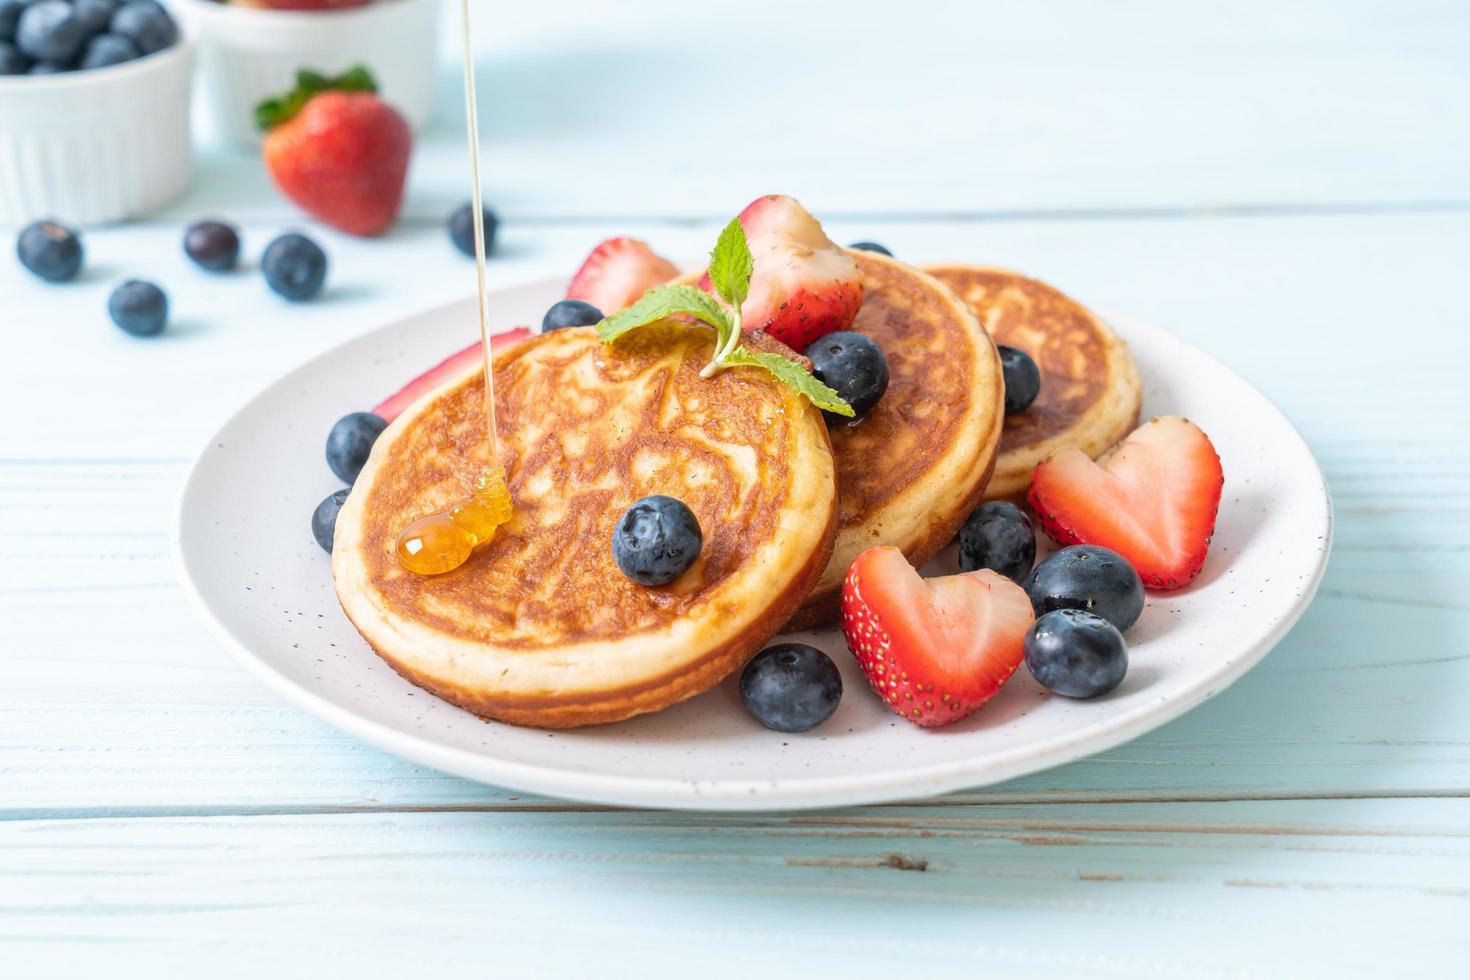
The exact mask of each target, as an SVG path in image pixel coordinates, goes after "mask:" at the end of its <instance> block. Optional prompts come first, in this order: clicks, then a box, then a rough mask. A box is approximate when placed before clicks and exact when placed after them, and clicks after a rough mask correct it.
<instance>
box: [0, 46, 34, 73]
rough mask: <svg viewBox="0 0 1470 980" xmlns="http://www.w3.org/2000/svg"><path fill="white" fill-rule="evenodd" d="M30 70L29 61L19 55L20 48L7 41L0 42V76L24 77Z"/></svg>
mask: <svg viewBox="0 0 1470 980" xmlns="http://www.w3.org/2000/svg"><path fill="white" fill-rule="evenodd" d="M30 68H31V59H29V58H27V57H26V56H25V55H23V54H21V53H20V48H17V47H16V46H15V45H13V44H11V43H10V42H9V41H0V75H24V74H25V73H26V72H28V71H29V70H30Z"/></svg>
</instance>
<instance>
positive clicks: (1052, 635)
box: [1025, 609, 1128, 698]
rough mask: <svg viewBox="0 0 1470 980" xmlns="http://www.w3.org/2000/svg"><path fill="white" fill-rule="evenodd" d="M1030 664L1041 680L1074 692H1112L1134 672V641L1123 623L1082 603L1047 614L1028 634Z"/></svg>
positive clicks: (1056, 688) (1063, 691)
mask: <svg viewBox="0 0 1470 980" xmlns="http://www.w3.org/2000/svg"><path fill="white" fill-rule="evenodd" d="M1025 649H1026V668H1027V669H1028V670H1030V671H1031V676H1032V677H1035V678H1036V681H1037V683H1039V684H1040V685H1041V686H1042V687H1044V688H1046V689H1047V690H1049V691H1055V692H1056V693H1057V694H1064V695H1066V696H1067V697H1069V698H1095V697H1097V696H1099V695H1102V694H1106V693H1108V692H1109V691H1111V690H1112V689H1113V688H1115V687H1117V686H1118V685H1119V684H1120V683H1122V681H1123V675H1124V674H1126V673H1128V645H1127V644H1126V643H1124V642H1123V634H1122V633H1119V632H1118V628H1117V627H1116V626H1114V625H1113V624H1112V623H1110V622H1108V621H1107V620H1106V619H1103V618H1102V617H1101V616H1096V615H1093V614H1092V613H1090V612H1084V611H1082V610H1081V609H1058V610H1055V611H1054V612H1049V613H1047V614H1046V615H1045V616H1042V617H1041V618H1040V619H1038V620H1037V621H1036V623H1035V624H1034V625H1033V626H1032V627H1031V630H1030V632H1028V633H1027V634H1026V642H1025Z"/></svg>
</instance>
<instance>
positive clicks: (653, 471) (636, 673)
mask: <svg viewBox="0 0 1470 980" xmlns="http://www.w3.org/2000/svg"><path fill="white" fill-rule="evenodd" d="M851 254H852V256H853V258H854V260H856V262H857V263H858V267H859V270H860V272H861V274H862V278H863V288H864V300H863V306H862V309H861V311H860V312H859V314H858V317H857V320H856V321H855V322H854V324H853V326H852V328H851V329H853V330H856V331H859V332H861V333H865V334H868V335H869V336H871V337H872V338H873V339H874V340H875V341H876V342H877V344H878V346H879V348H880V349H882V351H883V352H884V355H885V357H886V358H887V360H888V365H889V375H890V380H889V387H888V391H887V393H886V394H885V395H884V397H883V398H882V399H881V400H880V401H879V403H878V405H877V407H875V408H874V409H873V411H872V412H871V413H869V415H868V416H867V417H866V418H864V419H862V420H861V421H859V422H855V423H840V424H834V425H833V426H832V428H831V430H830V432H829V430H828V427H827V425H826V424H825V423H824V421H823V418H822V415H821V413H820V412H818V411H817V410H816V409H815V408H813V407H812V406H811V405H810V404H809V403H808V402H806V401H805V400H804V399H802V398H801V397H800V396H798V395H796V394H794V393H793V392H792V391H791V390H790V389H788V388H786V387H785V386H783V385H781V384H780V383H778V382H776V381H775V380H774V379H772V378H771V377H770V376H769V375H768V374H766V373H765V372H763V371H759V370H753V369H730V370H725V371H722V372H720V373H719V374H717V375H715V377H713V378H711V379H702V378H700V377H699V369H700V367H701V366H702V365H704V364H705V363H706V362H707V361H708V360H709V358H710V355H711V353H712V348H713V335H712V333H711V332H710V331H708V330H704V329H701V328H692V327H689V326H687V325H684V324H676V323H670V324H666V325H660V326H655V327H652V328H645V329H642V330H637V331H634V332H633V333H631V334H629V335H627V336H626V337H624V338H622V339H621V340H619V341H618V342H617V343H615V344H613V345H610V346H604V345H603V344H601V343H600V342H599V341H598V340H597V338H596V335H595V333H594V331H593V330H592V328H590V327H580V328H571V329H565V330H558V331H555V332H554V333H549V334H543V335H541V336H538V337H535V338H532V339H531V340H529V341H526V342H524V343H522V344H519V345H517V346H516V347H514V348H512V349H511V350H510V351H508V352H507V353H505V354H502V355H500V356H499V357H498V358H497V360H496V365H495V381H496V408H497V423H498V432H499V437H500V442H501V455H502V460H503V461H504V462H505V463H506V464H507V467H508V473H509V483H510V488H511V493H512V498H513V499H514V501H515V507H516V512H515V516H514V517H513V519H512V521H511V523H510V524H508V525H506V526H505V527H503V528H502V529H501V530H500V531H499V532H498V533H497V535H496V536H495V538H494V539H493V540H492V541H491V542H490V543H489V544H487V545H485V546H483V547H482V548H480V549H479V550H477V551H476V553H475V554H474V556H473V557H472V558H471V560H470V561H468V562H467V563H466V564H465V565H463V566H462V567H461V568H459V569H457V570H455V571H453V572H449V573H447V574H445V575H440V576H434V577H422V576H418V575H415V574H414V573H412V572H408V571H406V570H405V569H403V568H402V567H401V566H400V565H399V564H398V561H397V558H396V556H395V553H394V541H395V538H396V535H397V533H398V531H399V530H400V529H401V528H402V527H403V526H404V525H405V524H406V523H408V522H409V521H410V520H412V519H413V518H415V517H417V516H420V515H422V514H425V513H430V512H433V511H436V510H438V509H440V508H442V507H443V506H444V505H446V504H447V503H449V502H450V501H452V500H454V499H456V498H458V497H462V496H463V494H464V492H465V488H466V487H467V486H469V485H471V484H472V483H473V481H474V478H475V475H476V474H477V473H478V471H479V468H480V466H481V465H483V463H484V461H485V457H484V454H485V438H484V437H485V431H484V426H485V420H484V413H483V411H482V408H481V404H482V403H481V399H482V388H481V385H482V382H483V377H482V374H481V373H480V371H479V370H474V369H467V372H466V373H465V374H464V375H462V376H460V377H458V378H454V379H452V380H450V381H448V382H447V383H446V384H445V385H444V386H443V387H441V388H439V389H438V390H436V391H433V392H431V393H429V394H428V395H425V396H424V397H423V398H422V399H421V400H420V401H419V402H417V403H416V404H415V405H414V406H413V407H412V408H410V409H409V410H408V411H406V412H405V413H404V414H403V415H402V416H401V417H400V418H399V419H398V420H397V421H395V422H394V423H393V424H392V425H391V426H389V428H388V429H387V431H386V432H384V433H383V435H382V436H381V437H380V438H379V440H378V442H377V444H376V445H375V446H374V448H373V452H372V456H371V458H370V459H369V461H368V463H367V466H366V467H365V468H364V469H363V471H362V473H361V474H360V475H359V477H358V479H357V482H356V484H355V486H354V488H353V490H352V493H351V495H350V496H349V497H348V500H347V503H346V504H345V505H344V507H343V508H342V511H341V513H340V515H339V516H338V519H337V530H336V540H335V545H334V548H333V574H334V577H335V580H336V587H337V593H338V596H339V598H340V599H341V602H342V605H343V608H344V609H345V610H346V612H347V615H348V616H349V617H350V618H351V619H352V621H353V623H354V624H355V625H356V626H357V628H358V630H359V631H360V632H361V633H362V635H363V637H364V638H365V639H366V640H367V642H368V643H369V644H370V645H371V646H372V647H373V649H374V650H376V651H377V652H378V654H379V655H380V656H382V657H383V659H384V660H386V661H387V662H388V663H389V664H391V665H392V666H393V668H394V669H395V670H397V671H398V672H399V673H401V674H402V675H403V676H405V677H406V678H408V679H409V680H410V681H412V682H414V683H415V684H418V685H420V686H421V687H424V688H425V689H427V690H429V691H431V692H433V693H434V694H436V695H438V696H440V697H442V698H444V699H446V700H448V701H451V702H453V703H454V704H457V705H460V706H461V707H464V708H466V709H468V710H470V711H473V712H475V713H476V714H479V715H482V716H485V717H489V718H495V719H499V720H503V721H508V722H512V723H516V724H523V725H534V726H539V727H547V728H567V727H574V726H579V725H588V724H597V723H603V722H611V721H617V720H620V719H623V718H628V717H631V716H633V715H637V714H642V713H644V712H648V711H656V710H658V709H660V708H664V707H667V706H668V705H671V704H674V703H676V702H678V701H681V700H684V699H685V698H688V697H692V696H693V695H696V694H699V693H701V692H703V691H705V690H708V689H709V688H710V687H712V686H714V685H715V684H717V683H718V682H719V681H720V680H721V679H723V678H724V677H725V676H727V675H728V674H729V673H731V672H732V671H734V670H736V669H737V668H738V667H740V665H741V664H743V663H744V662H745V660H747V659H748V658H749V657H750V656H751V655H752V654H754V653H755V652H757V651H758V650H759V649H760V648H761V647H762V646H764V645H765V644H766V643H767V642H768V641H769V640H770V639H771V637H772V636H774V635H775V634H776V633H778V632H780V631H781V630H783V629H794V628H803V627H809V626H815V625H819V624H822V623H825V622H828V621H830V620H832V619H833V618H835V616H836V613H837V606H838V602H839V599H840V592H841V586H842V579H843V575H844V574H845V572H846V570H847V566H848V565H849V564H850V563H851V561H852V559H853V558H854V557H856V555H857V554H858V553H859V552H861V551H862V550H864V549H865V548H868V547H871V546H873V545H880V544H888V545H894V546H897V547H898V548H900V549H901V550H902V551H903V552H904V554H905V555H906V556H907V557H908V558H909V560H910V561H911V562H912V563H913V564H915V565H916V566H917V565H920V564H922V563H923V562H925V561H928V560H929V559H930V558H932V557H933V556H934V555H935V554H936V553H937V552H938V551H939V550H940V549H941V548H943V547H944V546H945V545H946V544H948V543H949V542H950V540H951V539H952V538H953V537H954V535H955V533H956V531H957V530H958V528H959V526H960V525H961V524H962V523H963V522H964V520H965V518H966V516H967V515H968V514H969V512H970V511H971V510H972V509H973V508H974V507H975V506H976V505H977V504H979V503H980V502H981V501H982V500H985V499H994V498H1002V497H1006V498H1009V497H1019V496H1021V495H1023V494H1024V493H1025V491H1026V488H1027V484H1028V483H1029V480H1030V474H1031V471H1032V469H1033V468H1034V467H1035V465H1036V463H1037V462H1039V461H1040V460H1041V459H1043V458H1045V457H1046V456H1047V455H1049V454H1050V453H1052V452H1054V451H1055V450H1056V449H1059V448H1062V447H1064V446H1069V445H1072V446H1079V447H1080V448H1082V449H1083V450H1085V451H1086V452H1088V453H1089V454H1091V455H1093V456H1097V455H1099V454H1101V453H1102V452H1104V451H1105V450H1106V449H1108V448H1109V447H1110V446H1112V445H1113V443H1115V442H1116V441H1117V440H1118V439H1120V438H1121V437H1122V436H1123V435H1125V434H1126V433H1127V432H1128V431H1129V430H1130V429H1131V428H1132V427H1133V425H1134V423H1135V421H1136V419H1137V415H1138V406H1139V397H1140V390H1139V382H1138V375H1137V371H1136V369H1135V367H1134V365H1133V362H1132V359H1131V357H1130V356H1129V354H1128V352H1127V348H1126V347H1125V346H1124V345H1123V343H1122V342H1121V341H1119V340H1118V338H1117V337H1116V336H1115V335H1114V334H1113V333H1112V332H1111V331H1110V330H1109V329H1108V328H1107V327H1106V326H1105V325H1103V324H1102V323H1101V322H1100V321H1098V320H1097V319H1096V318H1095V317H1094V316H1092V315H1091V314H1090V313H1089V312H1088V311H1087V310H1086V309H1084V308H1083V307H1082V306H1080V305H1078V304H1077V303H1075V302H1074V301H1072V300H1070V299H1068V298H1067V297H1066V296H1064V295H1062V294H1061V293H1059V292H1057V291H1056V290H1054V289H1052V288H1051V287H1049V286H1047V285H1045V284H1043V283H1040V282H1037V281H1035V280H1032V279H1027V278H1025V277H1023V276H1020V275H1017V274H1015V273H1012V272H1005V271H1001V270H996V269H986V268H978V267H971V266H956V265H947V266H940V267H936V268H933V269H931V270H929V271H928V272H922V271H920V270H918V269H915V268H912V267H910V266H908V265H905V264H904V263H901V262H898V261H896V260H894V259H891V258H888V257H886V256H883V255H879V254H876V253H872V252H853V253H851ZM753 342H755V343H772V344H773V343H774V342H770V341H762V340H756V341H753ZM995 343H1000V344H1008V345H1011V346H1015V347H1019V348H1021V349H1022V350H1025V351H1026V352H1027V353H1029V354H1030V355H1031V356H1032V357H1033V358H1034V359H1035V360H1036V362H1037V364H1038V366H1039V367H1040V369H1041V374H1042V383H1041V394H1040V395H1039V397H1038V398H1037V400H1036V402H1035V403H1034V404H1033V405H1032V406H1031V408H1030V409H1028V410H1027V411H1026V412H1024V413H1020V414H1016V415H1012V416H1010V417H1006V416H1005V415H1004V410H1003V399H1004V390H1003V383H1002V379H1001V370H1000V363H999V359H998V357H997V355H996V351H995V346H994V344H995ZM653 493H660V494H667V495H669V496H673V497H677V498H679V499H681V500H683V501H684V502H685V503H686V504H688V505H689V506H690V508H691V509H692V510H693V511H694V513H695V515H696V516H697V517H698V519H699V523H700V527H701V529H702V531H703V534H704V547H703V550H702V552H701V554H700V557H699V560H698V561H697V563H696V564H695V566H694V567H693V568H691V569H690V570H689V571H688V572H687V573H685V574H684V575H683V576H681V577H680V578H679V579H678V580H677V581H675V582H674V583H673V584H672V585H670V586H668V587H665V588H660V589H650V588H644V587H642V586H638V585H635V584H633V583H632V582H630V581H629V580H628V579H626V578H625V577H624V576H623V575H622V574H621V573H620V572H619V571H618V569H617V566H616V565H615V564H614V562H613V559H612V554H611V550H610V543H609V542H610V537H611V532H612V528H613V526H614V524H615V522H616V521H617V519H618V517H619V516H620V515H621V514H622V513H623V511H624V510H625V509H626V508H627V507H628V506H629V505H630V504H631V503H633V501H635V500H637V499H639V498H640V497H643V496H646V495H649V494H653Z"/></svg>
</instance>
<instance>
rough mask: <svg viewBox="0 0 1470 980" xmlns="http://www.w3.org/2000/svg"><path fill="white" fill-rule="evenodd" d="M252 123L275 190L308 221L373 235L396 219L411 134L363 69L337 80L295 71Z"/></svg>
mask: <svg viewBox="0 0 1470 980" xmlns="http://www.w3.org/2000/svg"><path fill="white" fill-rule="evenodd" d="M255 121H256V123H257V124H259V125H260V127H261V128H262V129H265V130H266V136H265V145H264V147H263V153H264V156H265V165H266V168H267V169H268V170H270V173H271V177H273V178H274V179H275V182H276V186H278V187H279V188H280V189H281V191H282V192H283V193H284V194H285V195H286V196H287V197H289V198H290V199H291V200H293V201H295V202H296V203H297V204H298V205H300V206H301V207H302V208H303V209H304V210H305V211H307V212H308V213H309V214H312V215H315V216H316V217H318V218H320V219H321V220H322V221H324V222H326V223H327V224H329V225H331V226H332V227H334V228H338V229H340V230H342V231H345V232H347V233H349V234H352V235H377V234H379V233H381V232H383V231H385V230H386V229H387V228H388V226H389V225H391V224H392V223H393V219H394V218H396V217H397V216H398V208H399V205H400V204H401V203H402V201H403V182H404V178H405V177H406V176H407V175H408V158H409V155H410V154H411V153H412V151H413V134H412V133H411V132H410V131H409V128H408V123H407V122H405V121H404V118H403V116H401V115H399V113H398V110H396V109H394V108H393V107H392V106H390V105H388V104H387V103H386V102H384V101H383V100H382V99H380V98H378V95H377V85H376V84H375V83H374V82H373V78H372V76H371V75H370V74H368V71H367V69H365V68H363V67H362V66H361V65H359V66H357V67H355V68H353V69H351V70H350V71H348V72H346V73H345V74H343V75H339V76H338V77H336V78H327V77H326V76H324V75H320V74H318V73H316V72H312V71H301V72H298V73H297V75H296V88H295V89H294V90H292V91H291V92H289V93H287V94H286V95H284V96H281V97H280V98H276V99H268V100H266V101H265V102H262V103H261V104H260V105H259V106H257V107H256V109H255Z"/></svg>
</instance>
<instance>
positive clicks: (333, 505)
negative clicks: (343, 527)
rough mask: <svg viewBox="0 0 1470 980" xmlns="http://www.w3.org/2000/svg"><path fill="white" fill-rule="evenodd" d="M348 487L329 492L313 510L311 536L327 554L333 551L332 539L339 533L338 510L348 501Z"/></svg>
mask: <svg viewBox="0 0 1470 980" xmlns="http://www.w3.org/2000/svg"><path fill="white" fill-rule="evenodd" d="M347 493H348V491H347V489H346V488H343V489H341V490H338V491H336V492H335V493H329V494H327V496H326V497H325V498H323V499H322V502H321V503H319V504H317V505H316V510H314V511H312V512H311V536H312V537H314V538H316V543H317V544H319V545H321V546H322V550H323V551H325V552H326V553H327V554H329V555H330V554H331V553H332V539H333V538H334V537H335V536H336V534H337V512H338V511H339V510H341V509H342V505H343V504H345V503H347Z"/></svg>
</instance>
